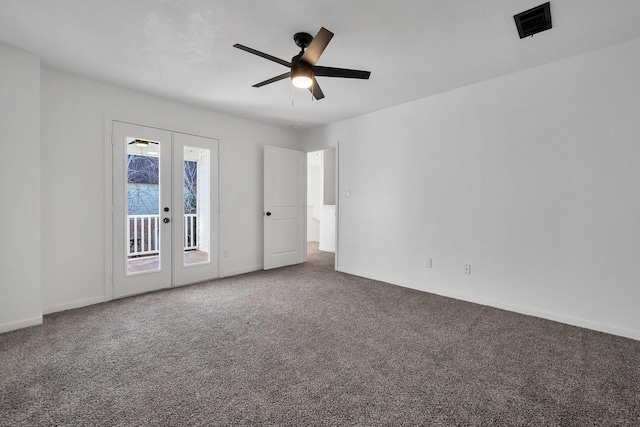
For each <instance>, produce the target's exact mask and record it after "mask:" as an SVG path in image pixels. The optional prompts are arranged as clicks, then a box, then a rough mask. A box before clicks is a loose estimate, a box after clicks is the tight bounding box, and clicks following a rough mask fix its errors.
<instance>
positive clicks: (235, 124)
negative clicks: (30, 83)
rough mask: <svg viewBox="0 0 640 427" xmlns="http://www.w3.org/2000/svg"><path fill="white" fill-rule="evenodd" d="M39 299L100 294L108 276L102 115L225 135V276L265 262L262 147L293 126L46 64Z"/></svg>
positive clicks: (288, 140)
mask: <svg viewBox="0 0 640 427" xmlns="http://www.w3.org/2000/svg"><path fill="white" fill-rule="evenodd" d="M41 102H42V177H43V179H42V212H43V220H42V237H43V242H42V275H43V278H44V279H43V289H42V299H43V302H42V306H43V310H44V312H45V313H49V312H53V311H58V310H63V309H67V308H72V307H77V306H82V305H86V304H90V303H93V302H100V301H102V300H103V297H104V277H105V268H106V267H105V245H106V242H105V236H104V225H105V208H104V202H105V161H106V159H105V114H106V115H109V116H111V117H113V118H117V119H120V120H129V121H133V122H138V123H140V124H149V125H156V126H160V127H165V128H167V129H171V130H176V131H182V132H187V133H195V134H200V135H203V136H209V137H213V138H217V139H219V140H220V204H221V213H220V223H221V230H220V239H221V248H222V252H221V253H222V254H224V250H225V249H228V253H229V257H226V258H225V257H224V256H223V257H222V258H221V260H220V261H221V262H220V272H221V275H223V276H226V275H233V274H238V273H243V272H247V271H252V270H257V269H260V268H262V246H263V243H262V239H263V237H262V225H263V219H262V193H263V188H262V181H263V178H262V175H263V146H264V145H265V144H266V145H275V146H281V147H285V148H298V143H297V136H296V134H295V133H293V132H290V131H286V130H282V129H278V128H274V127H270V126H266V125H263V124H258V123H255V122H251V121H247V120H242V119H237V118H234V117H230V116H227V115H223V114H218V113H215V112H212V111H209V110H205V109H202V108H196V107H192V106H188V105H185V104H181V103H178V102H173V101H169V100H166V99H161V98H157V97H153V96H148V95H145V94H141V93H138V92H134V91H130V90H126V89H122V88H118V87H115V86H112V85H108V84H104V83H100V82H96V81H93V80H89V79H85V78H81V77H77V76H74V75H71V74H68V73H64V72H61V71H57V70H52V69H48V68H43V69H42V101H41Z"/></svg>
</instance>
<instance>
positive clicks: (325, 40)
mask: <svg viewBox="0 0 640 427" xmlns="http://www.w3.org/2000/svg"><path fill="white" fill-rule="evenodd" d="M332 37H333V33H332V32H331V31H329V30H327V29H326V28H324V27H322V28H320V31H318V34H317V35H316V36H315V37H314V38H313V40H312V41H311V44H310V45H309V47H307V50H305V52H304V54H303V55H302V57H301V58H300V59H301V60H302V61H305V62H308V63H309V64H311V65H316V62H318V59H320V55H322V52H324V49H325V48H326V47H327V45H328V44H329V42H330V41H331V38H332Z"/></svg>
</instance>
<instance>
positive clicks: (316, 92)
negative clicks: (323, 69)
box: [309, 77, 324, 100]
mask: <svg viewBox="0 0 640 427" xmlns="http://www.w3.org/2000/svg"><path fill="white" fill-rule="evenodd" d="M309 92H311V93H312V94H313V97H314V98H315V99H317V100H320V99H322V98H324V93H322V89H320V85H319V84H318V81H317V80H316V78H315V77H314V78H313V85H311V87H310V88H309Z"/></svg>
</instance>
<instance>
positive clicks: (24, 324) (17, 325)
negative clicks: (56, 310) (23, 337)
mask: <svg viewBox="0 0 640 427" xmlns="http://www.w3.org/2000/svg"><path fill="white" fill-rule="evenodd" d="M41 324H42V315H40V316H36V317H32V318H30V319H23V320H16V321H15V322H9V323H3V324H1V325H0V334H3V333H5V332H10V331H15V330H17V329H22V328H28V327H29V326H37V325H41Z"/></svg>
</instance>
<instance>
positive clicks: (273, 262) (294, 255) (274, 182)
mask: <svg viewBox="0 0 640 427" xmlns="http://www.w3.org/2000/svg"><path fill="white" fill-rule="evenodd" d="M305 185H306V180H305V173H304V153H303V152H302V151H296V150H289V149H285V148H278V147H271V146H265V147H264V212H263V215H264V269H265V270H268V269H271V268H277V267H283V266H285V265H292V264H299V263H301V262H303V261H304V249H305V247H304V241H305V240H306V239H305V236H306V233H305V232H304V214H305V210H306V209H305V205H306V204H305V200H304V188H305Z"/></svg>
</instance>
